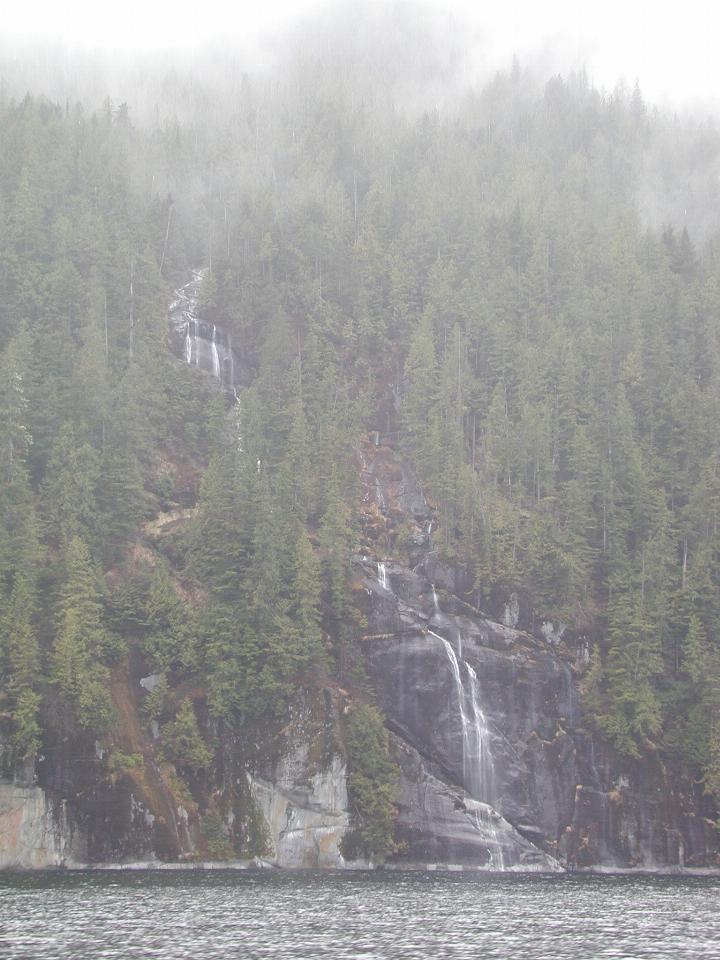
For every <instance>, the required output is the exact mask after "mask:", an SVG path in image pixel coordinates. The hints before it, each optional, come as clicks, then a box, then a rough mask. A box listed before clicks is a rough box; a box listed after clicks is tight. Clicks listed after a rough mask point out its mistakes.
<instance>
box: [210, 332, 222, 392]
mask: <svg viewBox="0 0 720 960" xmlns="http://www.w3.org/2000/svg"><path fill="white" fill-rule="evenodd" d="M212 367H213V369H212V372H213V376H214V377H217V378H218V380H222V374H221V373H220V355H219V354H218V346H217V327H215V326H213V328H212Z"/></svg>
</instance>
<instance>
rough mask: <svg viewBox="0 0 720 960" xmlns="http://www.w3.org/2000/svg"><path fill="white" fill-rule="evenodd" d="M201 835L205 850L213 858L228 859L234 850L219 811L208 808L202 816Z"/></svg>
mask: <svg viewBox="0 0 720 960" xmlns="http://www.w3.org/2000/svg"><path fill="white" fill-rule="evenodd" d="M203 836H204V837H205V845H206V846H207V851H208V853H209V855H210V857H211V858H212V859H213V860H230V859H232V857H233V854H234V851H233V848H232V844H231V843H230V839H229V837H228V835H227V832H226V830H225V824H224V823H223V820H222V817H221V816H220V814H219V813H216V812H215V811H214V810H208V811H207V813H206V814H205V816H204V817H203Z"/></svg>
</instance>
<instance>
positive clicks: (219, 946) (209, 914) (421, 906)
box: [0, 872, 720, 960]
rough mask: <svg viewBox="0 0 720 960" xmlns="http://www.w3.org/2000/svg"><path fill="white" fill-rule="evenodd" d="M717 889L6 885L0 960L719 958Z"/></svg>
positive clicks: (70, 881) (595, 884) (168, 880)
mask: <svg viewBox="0 0 720 960" xmlns="http://www.w3.org/2000/svg"><path fill="white" fill-rule="evenodd" d="M719 906H720V880H718V879H695V878H692V879H677V878H668V877H657V878H651V877H540V876H508V875H504V876H494V877H487V876H485V877H478V878H477V879H475V878H469V877H468V876H467V875H464V876H459V875H427V874H421V875H417V874H414V875H405V874H402V875H399V874H385V875H383V874H378V873H367V874H365V873H363V874H352V875H347V874H346V875H339V874H321V875H319V874H279V873H229V872H221V873H217V872H210V873H193V874H187V873H102V874H98V873H94V874H90V873H80V874H65V875H59V874H26V875H4V876H3V875H0V957H2V958H3V960H9V958H16V957H22V958H36V957H37V958H60V957H62V958H72V960H84V958H93V960H96V958H112V960H115V958H117V960H133V958H146V957H147V958H152V957H159V958H162V960H166V958H167V960H169V958H177V957H183V958H185V957H187V958H193V960H215V958H217V960H220V958H222V960H228V958H234V957H238V958H239V957H243V958H256V957H257V958H261V957H263V958H264V957H272V958H313V960H314V958H326V957H327V958H330V957H332V958H351V957H352V958H353V960H361V958H365V960H371V958H372V960H375V958H378V960H379V958H383V960H384V958H397V960H401V958H402V960H413V958H420V957H422V958H436V957H457V958H466V957H467V958H477V960H487V958H495V957H498V958H515V957H517V958H523V960H540V958H542V960H561V958H565V957H567V958H575V960H578V958H583V960H586V958H593V960H595V958H604V957H612V958H636V957H637V958H640V957H643V958H645V957H648V958H649V957H653V958H656V957H672V958H675V960H677V958H683V957H712V958H713V960H717V958H720V910H719V909H718V907H719Z"/></svg>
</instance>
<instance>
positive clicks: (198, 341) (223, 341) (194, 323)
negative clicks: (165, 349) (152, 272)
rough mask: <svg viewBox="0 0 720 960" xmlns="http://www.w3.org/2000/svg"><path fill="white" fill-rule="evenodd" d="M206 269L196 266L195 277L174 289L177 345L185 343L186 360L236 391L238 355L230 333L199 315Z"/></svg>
mask: <svg viewBox="0 0 720 960" xmlns="http://www.w3.org/2000/svg"><path fill="white" fill-rule="evenodd" d="M204 273H205V271H202V270H193V278H192V280H191V281H190V282H189V283H186V284H185V285H184V286H183V287H180V289H178V290H176V291H175V294H176V298H175V300H173V302H172V303H171V304H170V307H169V314H170V325H171V327H172V328H174V330H175V331H176V336H177V340H176V343H177V344H178V347H180V346H181V345H182V352H181V354H180V355H181V356H182V358H183V359H184V360H185V362H186V363H187V364H189V365H190V366H193V367H198V368H199V369H200V370H204V371H206V372H207V373H211V374H212V375H213V376H214V377H215V378H216V379H218V380H219V381H220V383H221V384H222V386H223V387H224V388H225V389H227V390H229V391H231V392H234V388H235V357H234V354H233V350H232V343H231V342H230V337H229V335H228V333H227V331H226V330H224V329H223V328H222V327H218V326H216V325H215V324H214V323H209V322H207V321H205V320H201V319H200V318H199V317H198V316H197V310H198V300H199V296H200V287H201V284H202V278H203V276H204ZM181 338H182V339H181ZM178 352H180V351H178Z"/></svg>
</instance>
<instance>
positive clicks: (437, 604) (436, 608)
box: [430, 583, 440, 613]
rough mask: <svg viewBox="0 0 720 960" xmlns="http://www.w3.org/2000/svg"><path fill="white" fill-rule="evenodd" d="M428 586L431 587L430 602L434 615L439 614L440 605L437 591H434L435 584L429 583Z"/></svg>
mask: <svg viewBox="0 0 720 960" xmlns="http://www.w3.org/2000/svg"><path fill="white" fill-rule="evenodd" d="M430 586H431V587H432V601H433V607H435V613H440V604H439V603H438V595H437V590H436V589H435V584H434V583H431V584H430Z"/></svg>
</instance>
